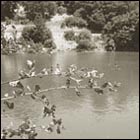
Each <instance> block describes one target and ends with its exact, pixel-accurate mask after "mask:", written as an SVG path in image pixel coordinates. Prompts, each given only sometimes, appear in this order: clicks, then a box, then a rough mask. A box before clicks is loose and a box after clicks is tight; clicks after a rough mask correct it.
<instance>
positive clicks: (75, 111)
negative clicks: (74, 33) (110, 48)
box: [1, 52, 139, 138]
mask: <svg viewBox="0 0 140 140" xmlns="http://www.w3.org/2000/svg"><path fill="white" fill-rule="evenodd" d="M1 58H2V61H1V66H2V67H1V76H2V77H1V81H7V80H11V79H14V78H17V77H18V75H17V72H18V71H19V70H20V69H23V68H25V67H26V63H25V62H26V60H27V59H35V60H36V62H37V65H36V71H37V72H39V71H40V70H41V69H42V68H44V67H46V68H48V67H50V66H51V65H53V66H56V64H57V63H59V64H60V65H61V67H62V69H63V70H65V69H66V67H67V66H69V65H71V64H73V63H74V64H76V65H77V66H78V67H82V66H84V67H93V66H94V67H95V68H97V69H98V70H99V72H104V73H105V77H104V78H103V79H102V80H101V81H98V82H99V84H101V83H103V82H104V81H112V82H113V81H118V82H121V83H122V86H121V87H120V88H119V89H118V92H115V93H111V92H110V93H109V92H106V93H105V94H104V95H97V94H96V93H95V92H94V91H93V90H87V89H82V90H81V93H82V96H81V97H80V98H79V97H77V96H76V95H75V92H74V90H73V89H69V90H67V91H64V90H59V91H54V92H48V93H45V94H46V95H47V97H48V99H49V100H50V101H51V102H52V103H54V104H56V106H57V111H56V113H57V116H60V117H62V118H63V122H64V125H65V127H66V130H65V131H64V132H63V133H62V134H61V135H59V136H58V135H56V134H52V135H47V134H45V133H44V132H41V133H40V135H39V136H38V138H46V136H47V138H138V137H139V133H138V132H139V126H138V124H139V78H138V77H139V62H138V58H139V54H138V53H74V52H71V53H65V54H64V53H62V52H61V53H57V54H54V55H52V56H51V57H50V56H48V55H46V54H41V55H25V54H24V55H14V56H2V57H1ZM115 64H117V65H119V67H120V69H114V65H115ZM36 83H40V85H41V88H43V89H44V88H48V87H56V86H61V85H64V84H65V79H64V78H60V77H45V78H41V79H38V78H33V79H28V80H24V81H23V84H24V85H30V86H31V88H33V87H34V85H35V84H36ZM10 90H11V88H10V87H9V86H7V85H5V86H3V87H2V88H1V91H2V95H1V96H3V95H4V93H5V92H9V91H10ZM15 103H16V107H15V109H14V110H12V111H9V110H7V109H6V108H5V106H4V105H3V104H2V109H6V113H1V117H2V118H1V123H2V128H3V127H5V126H6V125H8V123H9V122H10V121H13V122H14V124H15V125H18V124H19V123H20V122H21V121H22V119H24V118H25V117H27V116H28V117H30V118H32V119H33V121H34V122H35V123H37V124H38V125H40V124H44V123H46V124H47V120H43V119H42V108H43V106H42V104H41V103H39V102H36V101H32V100H31V99H30V98H29V97H24V98H20V99H15Z"/></svg>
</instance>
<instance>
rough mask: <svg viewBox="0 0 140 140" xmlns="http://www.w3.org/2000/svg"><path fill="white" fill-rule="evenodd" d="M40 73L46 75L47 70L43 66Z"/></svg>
mask: <svg viewBox="0 0 140 140" xmlns="http://www.w3.org/2000/svg"><path fill="white" fill-rule="evenodd" d="M40 73H41V74H43V75H48V71H47V69H46V68H44V69H43V70H42V71H41V72H40Z"/></svg>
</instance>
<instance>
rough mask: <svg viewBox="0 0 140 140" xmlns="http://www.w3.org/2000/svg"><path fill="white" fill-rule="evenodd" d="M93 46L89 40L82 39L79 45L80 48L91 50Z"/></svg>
mask: <svg viewBox="0 0 140 140" xmlns="http://www.w3.org/2000/svg"><path fill="white" fill-rule="evenodd" d="M92 48H93V47H92V44H91V42H90V41H89V40H80V41H79V43H78V46H77V49H78V50H90V49H92Z"/></svg>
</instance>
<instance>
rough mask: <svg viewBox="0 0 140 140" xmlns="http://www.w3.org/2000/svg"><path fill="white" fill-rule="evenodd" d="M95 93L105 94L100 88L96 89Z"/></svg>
mask: <svg viewBox="0 0 140 140" xmlns="http://www.w3.org/2000/svg"><path fill="white" fill-rule="evenodd" d="M94 91H95V92H97V93H98V94H103V93H104V91H103V89H102V88H100V87H96V88H94Z"/></svg>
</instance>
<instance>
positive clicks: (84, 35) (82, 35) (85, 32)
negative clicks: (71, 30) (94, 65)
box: [77, 29, 92, 42]
mask: <svg viewBox="0 0 140 140" xmlns="http://www.w3.org/2000/svg"><path fill="white" fill-rule="evenodd" d="M91 38H92V34H91V32H90V31H89V30H86V29H85V30H83V31H81V32H80V34H79V36H78V37H77V42H79V41H80V40H89V41H91Z"/></svg>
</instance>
